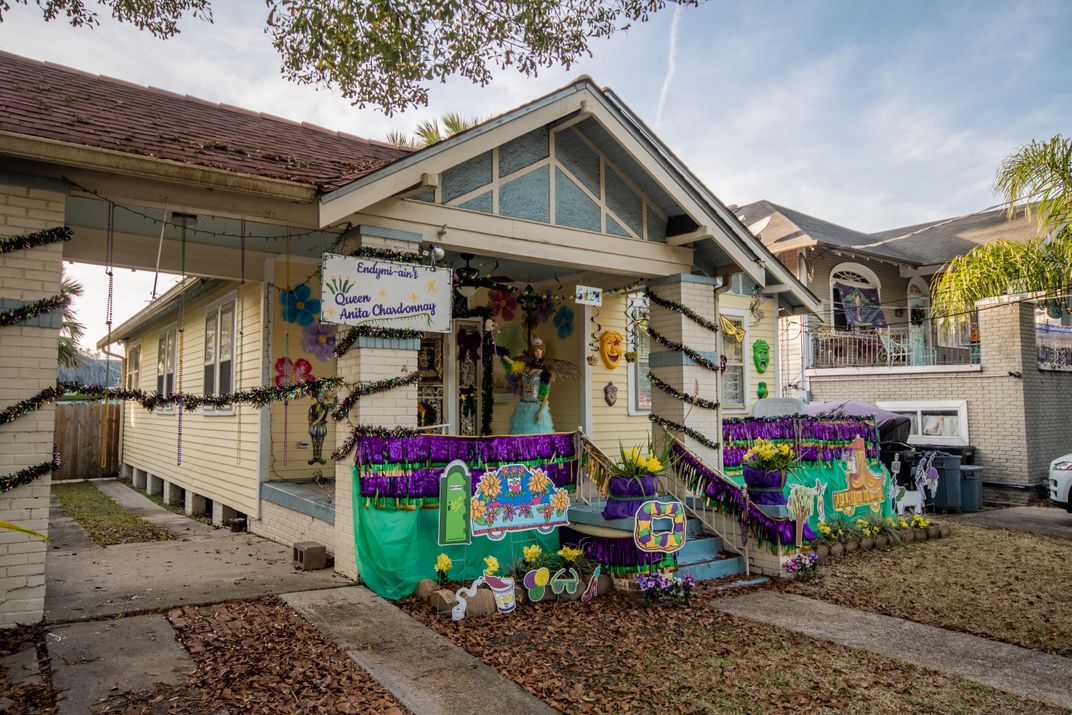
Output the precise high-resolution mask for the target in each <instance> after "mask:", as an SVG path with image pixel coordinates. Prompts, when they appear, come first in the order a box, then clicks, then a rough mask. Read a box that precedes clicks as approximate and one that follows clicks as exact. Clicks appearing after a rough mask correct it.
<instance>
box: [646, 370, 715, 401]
mask: <svg viewBox="0 0 1072 715" xmlns="http://www.w3.org/2000/svg"><path fill="white" fill-rule="evenodd" d="M648 379H649V380H651V384H652V385H655V387H658V388H659V389H660V390H662V391H663V392H665V393H666V394H668V395H670V396H671V397H676V398H677V399H679V400H681V401H682V402H685V403H687V404H690V405H695V406H697V407H703V408H704V409H707V410H717V409H718V407H719V404H718V403H717V402H715V401H714V400H708V399H706V398H703V397H700V396H699V395H689V394H687V393H684V392H682V391H681V390H679V389H677V388H676V387H674V386H673V385H670V384H668V383H666V382H664V381H662V380H660V379H659V378H658V377H656V376H655V374H654V373H652V372H651V371H649V372H648Z"/></svg>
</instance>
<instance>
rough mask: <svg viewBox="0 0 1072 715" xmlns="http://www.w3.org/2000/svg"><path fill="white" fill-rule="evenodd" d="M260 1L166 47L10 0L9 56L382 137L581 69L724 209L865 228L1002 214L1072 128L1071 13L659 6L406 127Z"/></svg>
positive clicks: (498, 103) (437, 102)
mask: <svg viewBox="0 0 1072 715" xmlns="http://www.w3.org/2000/svg"><path fill="white" fill-rule="evenodd" d="M263 8H264V6H263V5H261V4H260V3H245V4H244V8H243V5H240V4H238V3H230V2H228V3H223V2H221V1H220V0H217V2H216V3H215V15H216V22H215V24H214V25H204V24H202V23H199V22H196V21H188V22H186V23H184V24H183V29H184V32H183V34H182V35H181V36H180V37H178V38H175V39H172V40H168V41H159V40H155V39H154V38H152V37H151V36H149V35H148V34H145V33H139V32H138V31H137V30H135V29H132V28H128V27H123V26H119V25H117V24H115V23H114V22H112V21H111V20H110V19H108V18H103V19H102V26H101V27H99V28H97V29H94V30H87V29H76V28H71V27H69V26H66V25H64V24H63V23H62V22H53V23H48V24H46V23H44V22H42V21H41V19H40V12H39V11H38V10H37V9H36V8H33V7H29V8H27V7H22V6H16V7H14V8H13V9H12V10H11V11H10V12H9V13H7V14H6V15H5V21H4V22H3V23H0V47H2V48H3V49H4V50H6V51H9V52H14V53H16V54H21V55H26V56H30V57H34V58H37V59H43V60H49V61H52V62H57V63H60V64H66V65H70V66H74V67H77V68H79V69H83V70H86V71H89V72H95V73H101V74H107V75H111V76H114V77H119V78H121V79H125V80H128V81H131V82H135V83H139V84H150V85H153V86H156V87H161V88H164V89H168V90H172V91H176V92H181V93H186V94H192V95H195V96H198V97H202V98H204V99H209V100H212V101H218V102H225V103H228V104H235V105H239V106H243V107H247V108H250V109H255V110H259V111H264V112H268V113H272V114H278V115H281V116H285V117H288V118H293V119H299V120H304V121H309V122H312V123H315V124H319V125H322V126H325V127H329V128H331V129H338V130H343V131H347V132H351V133H354V134H359V135H363V136H369V137H373V138H381V139H382V138H383V137H384V135H385V134H386V132H387V131H388V129H391V128H397V129H402V130H411V129H412V128H413V127H414V126H416V124H417V122H418V121H420V120H421V119H425V118H429V117H432V116H436V115H438V114H442V113H443V112H447V111H458V112H461V113H463V114H481V115H487V114H492V113H497V112H501V111H504V110H506V109H509V108H511V107H513V106H516V105H518V104H521V103H523V102H525V101H528V100H529V99H532V98H533V97H535V96H538V95H540V94H543V93H545V92H547V91H549V90H551V89H554V88H556V87H558V86H561V85H563V84H566V83H567V82H568V81H569V80H570V79H572V78H573V77H576V76H577V75H578V74H582V73H584V74H588V75H591V76H592V77H593V78H594V79H595V81H596V82H598V83H599V84H601V85H605V86H610V87H612V88H614V90H615V91H616V92H617V93H618V94H619V95H620V96H621V97H622V98H623V99H624V100H625V101H626V102H627V103H628V104H629V105H630V106H631V107H632V108H633V109H634V110H635V111H636V112H637V113H638V114H639V115H640V116H641V117H642V118H644V120H645V121H646V122H647V123H648V124H649V125H651V126H652V127H653V128H655V129H656V131H657V132H658V134H659V135H660V137H661V138H662V139H663V141H665V142H666V143H667V144H668V145H669V146H670V148H671V149H673V150H674V152H675V153H677V155H678V156H679V157H681V158H682V159H683V160H684V161H685V162H686V164H688V165H689V167H690V168H691V169H692V170H693V171H694V172H695V173H696V174H697V175H698V176H699V177H700V178H701V179H703V181H704V182H705V183H706V184H707V185H708V186H709V187H710V188H711V189H712V190H713V191H714V192H715V193H716V194H717V195H718V196H719V197H720V198H721V199H722V200H723V201H725V202H727V203H737V204H744V203H747V202H750V201H754V200H757V199H760V198H766V199H770V200H772V201H775V202H778V203H782V204H785V205H787V206H790V207H793V208H796V209H798V210H801V211H804V212H807V213H811V214H814V215H816V216H819V217H821V218H825V219H828V220H831V221H835V222H838V223H842V224H844V225H847V226H850V227H853V228H857V229H860V230H865V231H877V230H882V229H888V228H893V227H897V226H902V225H908V224H913V223H919V222H922V221H927V220H932V219H938V218H943V217H948V216H953V215H957V214H960V213H966V212H971V211H975V210H978V209H981V208H984V207H987V206H990V205H992V204H994V203H995V202H996V198H995V197H994V195H993V193H992V183H993V176H994V172H995V170H996V169H997V166H998V164H999V163H1000V161H1001V159H1002V158H1003V157H1004V156H1005V155H1007V154H1008V153H1009V152H1010V151H1012V150H1013V149H1015V148H1016V147H1017V146H1019V145H1021V144H1023V143H1025V142H1027V141H1029V140H1031V139H1033V138H1046V137H1049V136H1051V135H1053V134H1055V133H1058V132H1061V133H1065V134H1068V133H1069V131H1070V130H1072V127H1070V126H1069V124H1070V119H1072V81H1070V80H1072V50H1070V49H1069V43H1068V41H1067V38H1069V37H1070V36H1072V3H1068V2H1064V1H1062V0H1053V1H1039V2H1015V3H1014V2H983V1H981V0H976V1H972V2H967V1H965V2H954V1H942V2H934V1H933V0H932V1H929V2H924V1H917V0H898V1H897V2H885V3H879V2H859V1H856V2H834V1H829V2H817V1H809V2H799V1H797V2H764V3H748V2H743V0H736V1H733V2H729V1H724V0H716V1H715V2H711V3H708V4H705V5H703V6H702V7H700V8H680V9H670V10H666V11H664V12H662V13H659V14H658V15H656V16H655V17H654V19H653V20H652V21H651V22H649V23H648V24H646V25H642V26H638V27H635V28H634V29H632V30H631V31H630V32H628V33H626V34H620V35H616V36H615V37H614V38H612V39H610V40H607V41H602V42H599V43H596V44H594V45H593V47H592V50H593V53H594V56H593V57H592V58H591V59H587V60H585V61H583V62H581V63H579V64H577V65H575V66H574V67H571V68H570V69H569V70H565V69H554V70H549V71H546V72H541V73H540V75H539V76H538V77H536V78H525V77H521V76H519V75H517V74H516V73H514V72H503V73H499V76H498V77H497V78H496V80H495V81H494V82H493V83H492V84H491V85H489V86H487V87H484V88H480V87H474V86H471V85H469V84H468V83H465V82H463V81H450V82H448V83H446V84H443V85H436V86H435V87H433V90H432V94H431V103H430V106H429V107H428V108H427V109H423V110H419V111H411V112H407V113H405V114H402V115H396V116H395V117H393V118H386V117H384V116H383V115H382V114H380V113H378V112H376V111H374V110H370V109H365V110H358V109H355V108H353V107H351V106H350V105H349V103H348V102H346V101H345V100H343V99H341V98H339V97H336V96H333V95H332V94H331V93H330V92H327V91H316V90H314V89H312V88H310V87H300V86H295V85H291V84H288V83H286V82H284V81H283V80H282V79H281V77H280V76H279V72H278V67H279V62H278V59H277V56H276V54H275V52H274V50H273V49H272V47H271V44H270V41H269V38H268V37H267V36H266V35H265V34H263V32H262V29H261V28H262V25H263V20H264V15H265V11H264V9H263ZM675 19H676V22H675ZM675 25H676V29H675ZM145 278H146V277H145V276H142V277H141V278H139V279H138V280H144V279H145ZM131 280H132V281H133V279H131ZM150 280H151V279H150ZM138 285H140V283H139V284H138ZM91 332H92V331H91Z"/></svg>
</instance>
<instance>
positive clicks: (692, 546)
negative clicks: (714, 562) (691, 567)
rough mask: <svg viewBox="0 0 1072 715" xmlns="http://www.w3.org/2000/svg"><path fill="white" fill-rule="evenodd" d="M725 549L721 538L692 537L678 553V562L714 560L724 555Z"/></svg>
mask: <svg viewBox="0 0 1072 715" xmlns="http://www.w3.org/2000/svg"><path fill="white" fill-rule="evenodd" d="M724 547H725V544H723V543H722V537H721V536H698V537H692V536H690V537H689V538H688V539H686V540H685V545H684V546H682V547H681V550H680V551H678V552H677V562H678V563H679V564H680V563H692V562H696V561H706V560H707V559H713V558H715V557H717V556H718V555H719V554H720V553H722V551H723V549H724Z"/></svg>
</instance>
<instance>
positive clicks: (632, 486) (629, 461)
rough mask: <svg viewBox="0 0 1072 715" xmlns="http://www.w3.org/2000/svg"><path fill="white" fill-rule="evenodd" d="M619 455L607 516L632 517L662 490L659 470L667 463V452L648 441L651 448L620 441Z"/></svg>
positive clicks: (609, 488) (609, 482)
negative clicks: (661, 451)
mask: <svg viewBox="0 0 1072 715" xmlns="http://www.w3.org/2000/svg"><path fill="white" fill-rule="evenodd" d="M618 454H619V458H618V460H617V461H616V462H615V463H614V471H615V475H614V476H613V477H611V478H610V479H608V480H607V504H606V506H605V507H603V518H604V519H608V520H613V519H632V518H633V517H634V516H636V513H637V509H639V508H640V505H641V504H643V503H644V502H646V501H648V500H649V499H652V498H654V497H655V495H656V494H657V493H658V491H659V474H661V473H662V471H663V469H664V465H665V464H666V455H665V454H664V453H660V452H658V451H656V449H655V447H654V445H652V444H651V443H650V442H649V443H648V447H647V449H646V450H645V449H643V448H641V447H630V448H629V449H626V448H625V447H623V446H622V445H621V444H619V445H618Z"/></svg>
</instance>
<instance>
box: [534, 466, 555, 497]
mask: <svg viewBox="0 0 1072 715" xmlns="http://www.w3.org/2000/svg"><path fill="white" fill-rule="evenodd" d="M550 486H551V480H550V479H548V478H547V472H545V471H543V470H542V469H538V468H537V469H533V470H532V476H530V477H529V492H530V493H532V494H543V493H544V492H546V491H547V489H548V488H549V487H550Z"/></svg>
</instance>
